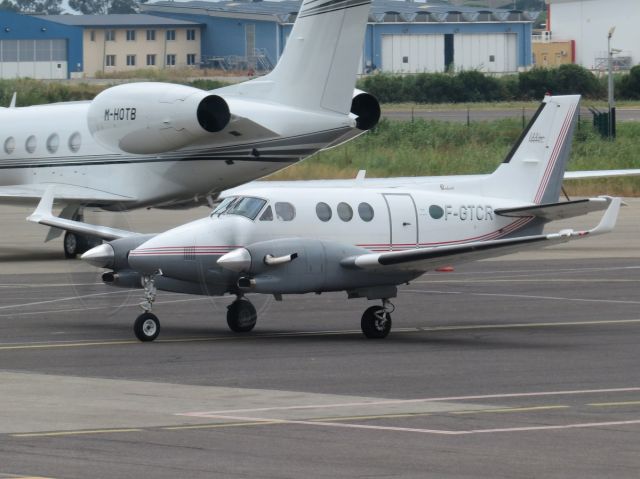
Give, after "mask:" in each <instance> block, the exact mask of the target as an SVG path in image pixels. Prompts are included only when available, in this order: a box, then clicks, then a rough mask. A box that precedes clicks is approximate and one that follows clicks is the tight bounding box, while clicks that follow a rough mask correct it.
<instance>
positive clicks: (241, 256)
mask: <svg viewBox="0 0 640 479" xmlns="http://www.w3.org/2000/svg"><path fill="white" fill-rule="evenodd" d="M217 263H218V264H219V265H220V266H221V267H222V268H224V269H228V270H231V271H235V272H236V273H242V272H243V271H248V270H249V268H250V267H251V254H249V251H247V250H246V249H245V248H237V249H234V250H233V251H229V252H228V253H227V254H225V255H223V256H221V257H220V258H218V261H217Z"/></svg>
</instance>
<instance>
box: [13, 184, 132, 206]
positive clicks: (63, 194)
mask: <svg viewBox="0 0 640 479" xmlns="http://www.w3.org/2000/svg"><path fill="white" fill-rule="evenodd" d="M51 186H55V199H56V201H59V202H63V203H85V204H86V203H89V204H106V203H129V202H135V201H136V198H132V197H130V196H123V195H118V194H115V193H110V192H108V191H100V190H95V189H92V188H85V187H82V186H74V185H64V184H56V183H33V184H25V185H10V186H0V203H4V204H33V203H37V202H38V201H39V200H40V199H41V198H42V197H43V196H44V194H45V192H46V191H47V189H48V188H50V187H51Z"/></svg>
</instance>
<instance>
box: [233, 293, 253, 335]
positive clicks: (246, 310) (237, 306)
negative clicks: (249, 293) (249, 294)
mask: <svg viewBox="0 0 640 479" xmlns="http://www.w3.org/2000/svg"><path fill="white" fill-rule="evenodd" d="M257 320H258V313H257V312H256V308H254V307H253V304H251V302H249V301H247V300H246V299H237V300H235V301H234V302H233V303H231V304H230V305H229V307H228V308H227V324H228V325H229V329H231V331H234V332H236V333H247V332H249V331H251V330H252V329H253V328H254V326H255V325H256V321H257Z"/></svg>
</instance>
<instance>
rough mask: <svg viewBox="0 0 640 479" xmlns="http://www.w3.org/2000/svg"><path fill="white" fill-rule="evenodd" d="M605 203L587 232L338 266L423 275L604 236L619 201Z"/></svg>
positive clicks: (374, 257)
mask: <svg viewBox="0 0 640 479" xmlns="http://www.w3.org/2000/svg"><path fill="white" fill-rule="evenodd" d="M608 201H609V207H608V208H607V211H606V212H605V213H604V215H603V216H602V219H601V220H600V223H599V224H598V226H596V227H595V228H593V229H591V230H587V231H574V230H563V231H560V232H559V233H554V234H547V235H534V236H523V237H520V238H510V239H503V240H495V241H478V242H473V243H466V244H460V245H451V246H436V247H433V248H418V249H412V250H408V251H393V252H390V253H370V254H363V255H359V256H351V257H348V258H345V259H343V260H342V261H341V262H340V264H341V265H342V266H343V267H346V268H354V269H382V268H392V269H393V268H395V269H403V270H413V271H423V272H425V271H428V270H432V269H435V268H438V267H442V266H448V265H451V264H456V263H463V262H469V261H477V260H480V259H486V258H493V257H496V256H502V255H506V254H509V253H514V252H517V251H523V250H527V249H534V248H541V247H544V246H550V245H553V244H556V243H565V242H567V241H571V240H574V239H581V238H586V237H588V236H593V235H597V234H603V233H608V232H609V231H611V230H612V229H613V227H614V226H615V223H616V220H617V218H618V212H619V211H620V205H621V200H620V198H610V199H609V200H608Z"/></svg>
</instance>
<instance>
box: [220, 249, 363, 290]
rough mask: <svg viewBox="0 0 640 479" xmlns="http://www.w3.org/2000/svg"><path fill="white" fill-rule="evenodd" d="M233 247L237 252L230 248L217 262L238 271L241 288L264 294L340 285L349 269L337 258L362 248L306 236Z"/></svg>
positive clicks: (356, 253) (330, 288)
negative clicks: (226, 258)
mask: <svg viewBox="0 0 640 479" xmlns="http://www.w3.org/2000/svg"><path fill="white" fill-rule="evenodd" d="M242 250H245V251H242ZM235 251H237V252H238V253H236V254H235V255H233V253H234V252H231V253H230V254H229V255H228V257H229V260H228V261H227V262H225V261H224V260H222V259H221V262H220V266H222V267H223V268H230V269H233V270H235V271H238V272H239V273H240V279H239V280H238V287H239V288H240V289H241V290H245V291H254V292H256V293H266V294H289V293H309V292H320V291H328V290H340V289H344V288H345V287H346V286H347V285H348V283H349V281H350V279H351V277H352V276H353V272H352V271H345V270H344V269H343V268H342V267H341V266H340V260H341V259H342V258H345V257H348V256H354V255H358V254H362V253H364V252H366V250H363V249H362V248H358V247H355V246H350V245H346V244H343V243H336V242H332V241H323V240H316V239H306V238H291V239H277V240H271V241H261V242H259V243H254V244H251V245H249V246H246V247H245V248H241V249H240V250H235ZM245 252H246V253H245Z"/></svg>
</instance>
